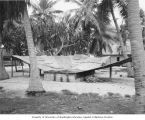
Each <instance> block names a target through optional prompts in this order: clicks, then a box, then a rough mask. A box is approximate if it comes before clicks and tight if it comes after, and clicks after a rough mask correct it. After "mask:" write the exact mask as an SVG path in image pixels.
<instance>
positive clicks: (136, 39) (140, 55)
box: [128, 0, 145, 113]
mask: <svg viewBox="0 0 145 120" xmlns="http://www.w3.org/2000/svg"><path fill="white" fill-rule="evenodd" d="M128 25H129V26H128V27H129V32H130V40H131V52H132V59H133V66H134V72H135V103H136V107H135V108H136V113H145V61H144V60H145V57H144V56H145V55H144V47H143V40H142V31H141V25H140V18H139V1H138V0H128Z"/></svg>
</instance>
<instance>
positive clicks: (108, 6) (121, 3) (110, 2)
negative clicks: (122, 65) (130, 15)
mask: <svg viewBox="0 0 145 120" xmlns="http://www.w3.org/2000/svg"><path fill="white" fill-rule="evenodd" d="M116 5H118V7H119V8H120V13H121V15H122V17H123V18H124V19H126V17H127V2H126V1H125V0H102V2H101V3H100V5H99V7H100V9H101V11H102V13H106V14H109V13H111V15H112V18H113V21H114V24H115V27H116V30H117V35H118V40H119V42H120V47H121V51H122V54H123V57H124V58H125V59H127V58H128V56H127V54H126V51H125V50H126V49H125V44H124V42H123V39H122V35H121V32H120V28H119V25H118V23H117V19H116V17H115V13H114V7H115V6H116ZM126 65H127V71H128V76H129V77H131V76H132V69H131V64H130V63H127V64H126Z"/></svg>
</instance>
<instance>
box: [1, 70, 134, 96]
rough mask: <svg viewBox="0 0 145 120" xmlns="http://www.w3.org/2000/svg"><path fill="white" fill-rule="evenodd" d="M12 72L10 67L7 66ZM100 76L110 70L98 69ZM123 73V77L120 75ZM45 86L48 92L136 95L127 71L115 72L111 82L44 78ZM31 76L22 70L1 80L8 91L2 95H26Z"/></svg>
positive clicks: (2, 85)
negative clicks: (54, 80) (46, 79)
mask: <svg viewBox="0 0 145 120" xmlns="http://www.w3.org/2000/svg"><path fill="white" fill-rule="evenodd" d="M7 71H8V73H9V74H10V68H7ZM97 74H98V76H101V77H102V76H103V77H108V75H109V74H108V71H104V72H103V73H102V72H100V71H97ZM120 75H121V77H120ZM42 83H43V87H44V89H45V90H46V91H47V92H61V91H62V90H69V91H71V92H75V93H78V94H82V93H98V94H100V95H105V94H107V93H108V92H110V93H116V94H117V93H118V94H121V95H123V96H124V95H134V94H135V89H134V79H133V78H127V77H126V74H125V73H116V72H113V79H112V81H110V82H103V83H102V82H97V83H85V82H69V83H67V82H50V81H44V80H43V79H42ZM28 84H29V77H28V73H25V75H24V76H23V75H22V73H21V72H19V73H16V72H15V73H14V77H11V78H10V79H7V80H3V81H0V86H1V87H3V89H4V90H5V91H6V92H5V96H0V97H10V98H13V97H26V95H25V91H26V90H27V88H28Z"/></svg>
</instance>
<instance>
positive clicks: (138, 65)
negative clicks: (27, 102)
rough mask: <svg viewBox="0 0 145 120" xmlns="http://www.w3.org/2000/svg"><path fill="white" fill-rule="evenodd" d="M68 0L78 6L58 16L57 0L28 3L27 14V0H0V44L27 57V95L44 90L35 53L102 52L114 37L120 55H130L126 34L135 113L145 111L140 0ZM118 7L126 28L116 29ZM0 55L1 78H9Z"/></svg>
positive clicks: (0, 50) (96, 53) (142, 30)
mask: <svg viewBox="0 0 145 120" xmlns="http://www.w3.org/2000/svg"><path fill="white" fill-rule="evenodd" d="M70 1H71V2H74V3H75V4H77V5H78V6H79V7H78V8H76V9H72V10H70V11H69V13H68V14H65V15H63V17H62V18H61V19H58V17H57V14H64V13H63V11H60V10H54V9H53V6H54V5H55V4H56V3H57V2H58V1H57V0H56V1H54V0H53V1H52V0H39V1H38V4H36V3H31V7H32V9H33V12H32V15H30V17H29V15H28V10H27V5H30V2H28V1H27V0H23V1H19V0H13V1H0V46H2V44H3V45H4V46H5V48H7V49H10V48H12V49H13V52H14V54H18V55H29V57H30V82H29V87H28V89H27V93H28V94H29V93H37V92H40V93H41V92H45V90H44V88H43V86H42V82H41V80H40V76H39V74H38V72H39V71H38V67H37V61H36V59H37V57H36V55H42V54H46V55H74V54H87V55H95V56H101V55H102V54H103V53H102V51H103V50H105V51H106V50H107V49H108V50H110V51H111V44H113V42H115V41H116V39H118V40H119V43H120V46H121V51H122V53H123V56H124V58H128V56H127V54H126V53H125V52H126V51H125V48H124V46H125V41H126V39H128V38H129V39H130V43H131V56H132V61H133V68H134V78H135V91H136V93H135V102H136V107H135V108H136V113H145V94H144V93H145V77H144V76H145V69H144V66H145V63H144V59H145V56H144V46H143V39H144V37H145V34H144V33H145V29H144V25H145V15H144V13H143V11H142V10H140V14H139V2H138V0H127V1H126V0H102V1H101V2H99V1H98V0H66V2H70ZM116 5H118V6H119V8H120V9H121V10H120V13H121V15H122V16H123V18H124V20H125V22H126V25H125V26H121V27H120V26H119V25H118V23H117V20H116V17H115V14H114V7H115V6H116ZM109 14H111V15H112V18H113V21H114V23H115V27H116V33H115V36H113V35H112V34H111V32H110V31H111V29H110V28H109V27H108V26H109V25H110V17H109ZM141 20H142V21H141ZM140 21H141V22H140ZM140 23H141V24H140ZM141 25H142V26H143V27H141ZM126 29H127V31H128V33H127V34H126ZM116 34H117V35H116ZM128 34H129V37H128ZM116 36H117V37H116ZM14 43H17V44H14ZM0 55H1V56H0V80H3V79H8V78H9V76H8V74H7V72H6V70H5V68H4V65H3V63H2V61H3V60H2V49H0ZM129 67H130V66H129V64H128V68H129ZM128 70H129V69H128Z"/></svg>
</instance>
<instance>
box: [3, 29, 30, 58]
mask: <svg viewBox="0 0 145 120" xmlns="http://www.w3.org/2000/svg"><path fill="white" fill-rule="evenodd" d="M3 45H4V46H5V48H6V49H7V50H11V49H12V50H13V54H15V55H28V48H27V43H26V36H25V31H24V28H23V27H21V26H19V27H16V28H11V30H9V31H7V30H5V29H4V32H3Z"/></svg>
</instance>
